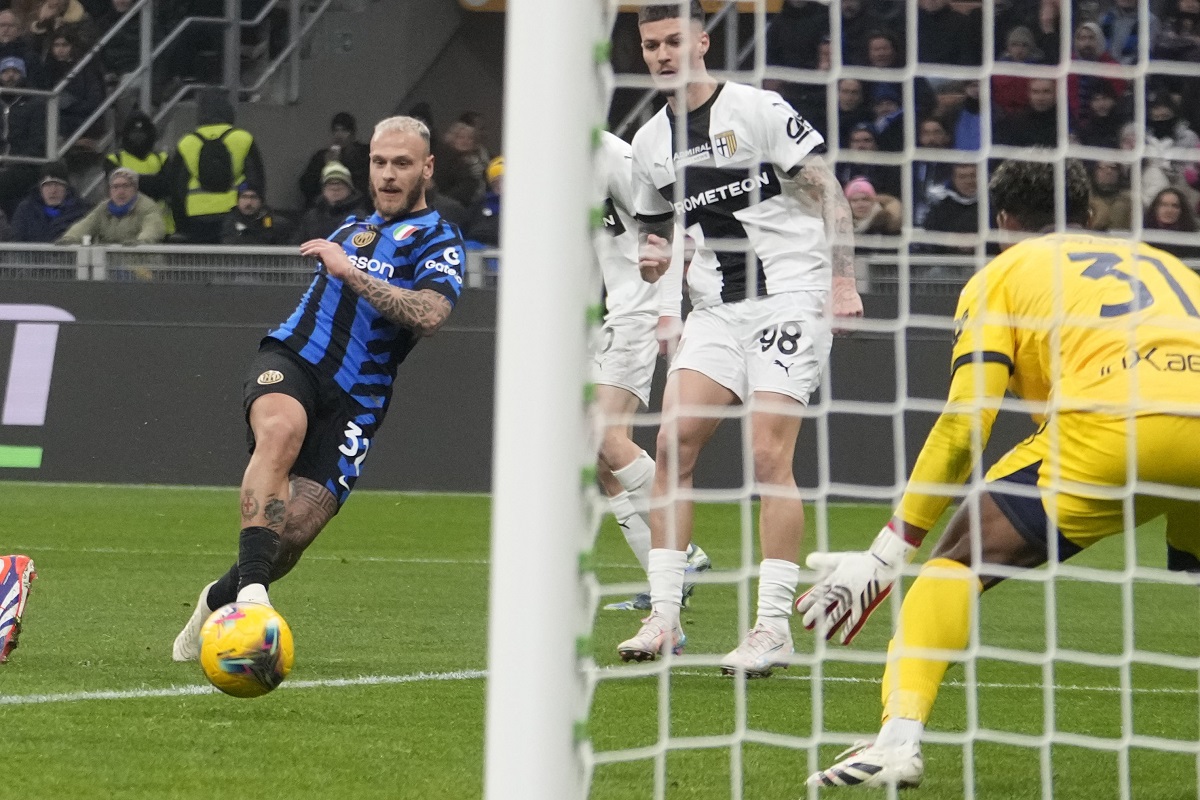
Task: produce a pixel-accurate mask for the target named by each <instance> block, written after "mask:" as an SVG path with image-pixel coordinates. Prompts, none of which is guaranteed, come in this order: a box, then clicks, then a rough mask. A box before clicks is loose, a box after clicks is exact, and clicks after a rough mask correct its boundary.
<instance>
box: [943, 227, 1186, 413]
mask: <svg viewBox="0 0 1200 800" xmlns="http://www.w3.org/2000/svg"><path fill="white" fill-rule="evenodd" d="M955 317H956V323H955V333H954V354H953V362H952V363H953V366H952V370H957V369H958V368H959V367H961V366H962V365H963V364H967V363H970V362H972V361H977V360H978V361H982V362H999V363H1002V364H1004V365H1006V366H1007V367H1008V368H1009V371H1010V376H1011V377H1010V380H1009V385H1008V388H1009V390H1010V391H1012V392H1013V393H1014V394H1016V395H1017V396H1018V397H1021V398H1023V399H1025V400H1030V401H1042V400H1048V401H1050V406H1051V409H1053V410H1060V411H1102V412H1106V413H1109V414H1130V413H1133V414H1136V415H1143V414H1153V413H1185V414H1186V413H1189V411H1190V412H1191V413H1196V414H1200V276H1197V275H1196V273H1194V272H1193V271H1192V270H1190V269H1188V268H1187V267H1186V266H1184V265H1183V264H1182V263H1181V262H1180V261H1179V260H1178V259H1177V258H1175V257H1174V256H1172V255H1171V254H1170V253H1166V252H1163V251H1162V250H1158V249H1156V248H1153V247H1150V246H1149V245H1145V244H1141V243H1135V242H1130V241H1128V240H1124V239H1116V238H1110V237H1107V236H1091V235H1086V234H1081V233H1065V234H1050V235H1047V236H1040V237H1037V238H1034V239H1027V240H1025V241H1023V242H1020V243H1019V244H1016V245H1014V246H1012V247H1010V248H1008V249H1007V250H1005V251H1004V252H1003V253H1001V254H1000V255H999V256H998V257H996V258H995V259H994V260H993V261H992V262H991V263H990V264H988V265H987V266H986V267H985V268H984V269H983V270H981V271H980V272H979V273H977V274H976V275H975V276H974V277H973V278H972V279H971V280H970V281H969V282H968V283H967V285H966V287H964V289H963V291H962V295H961V296H960V298H959V303H958V311H957V313H956V315H955ZM1040 416H1041V415H1035V417H1040ZM1039 421H1040V419H1039Z"/></svg>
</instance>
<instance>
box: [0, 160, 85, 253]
mask: <svg viewBox="0 0 1200 800" xmlns="http://www.w3.org/2000/svg"><path fill="white" fill-rule="evenodd" d="M87 211H88V208H87V205H86V204H84V202H83V201H82V200H80V199H79V196H78V195H76V194H75V190H74V189H72V188H71V182H70V181H69V180H68V178H67V168H66V166H65V165H64V164H63V163H62V162H60V161H52V162H50V163H48V164H46V165H45V166H44V167H43V168H42V172H41V178H40V179H39V181H38V186H37V188H36V189H34V190H33V192H31V193H30V194H29V196H28V197H26V198H25V199H24V200H22V201H21V204H20V205H18V206H17V210H16V212H15V213H14V214H13V220H12V227H13V241H16V242H45V243H47V244H48V243H50V242H54V241H57V240H58V239H59V238H60V237H61V236H62V235H63V234H64V233H66V232H67V228H69V227H71V226H72V225H73V224H75V223H76V222H78V221H79V220H80V219H82V218H83V216H84V214H86V213H87Z"/></svg>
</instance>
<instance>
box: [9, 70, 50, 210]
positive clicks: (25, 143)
mask: <svg viewBox="0 0 1200 800" xmlns="http://www.w3.org/2000/svg"><path fill="white" fill-rule="evenodd" d="M25 77H26V67H25V61H24V59H21V58H17V57H16V56H9V57H7V58H3V59H0V155H14V156H32V157H44V156H45V154H46V104H45V102H43V101H42V99H41V98H40V97H30V96H29V95H25V94H11V93H8V92H5V89H23V88H25ZM37 179H38V168H37V167H35V166H32V165H30V164H15V163H14V164H3V163H0V211H3V212H4V213H5V214H7V215H8V216H9V217H11V216H12V215H13V213H14V212H15V210H16V207H17V204H18V203H20V202H21V200H22V199H23V198H24V197H25V195H27V194H28V193H29V190H30V189H32V188H33V187H34V185H36V184H37Z"/></svg>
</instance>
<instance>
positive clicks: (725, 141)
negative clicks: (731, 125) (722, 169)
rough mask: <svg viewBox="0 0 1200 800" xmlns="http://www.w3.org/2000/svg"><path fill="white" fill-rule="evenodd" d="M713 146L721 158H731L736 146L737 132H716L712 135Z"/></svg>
mask: <svg viewBox="0 0 1200 800" xmlns="http://www.w3.org/2000/svg"><path fill="white" fill-rule="evenodd" d="M713 146H714V149H715V150H716V151H717V155H719V156H720V157H721V158H733V154H734V153H736V152H737V147H738V142H737V134H735V133H734V132H733V131H725V132H724V133H718V134H717V135H716V136H714V137H713Z"/></svg>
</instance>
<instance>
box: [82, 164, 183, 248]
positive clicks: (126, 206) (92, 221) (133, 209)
mask: <svg viewBox="0 0 1200 800" xmlns="http://www.w3.org/2000/svg"><path fill="white" fill-rule="evenodd" d="M166 235H167V231H166V228H165V227H164V225H163V217H162V213H161V212H160V211H159V208H158V204H157V203H155V202H154V201H153V200H151V199H150V198H149V197H147V196H146V195H144V194H142V193H141V192H139V191H138V174H137V173H136V172H134V171H133V170H131V169H129V168H128V167H118V168H117V169H114V170H113V171H112V172H110V173H109V174H108V202H107V203H101V204H100V205H98V206H96V207H95V208H93V209H92V210H91V211H90V212H88V214H87V216H85V217H84V218H83V219H81V220H79V221H78V222H76V223H75V224H74V225H72V226H71V227H70V228H68V229H67V232H66V233H65V234H63V236H62V238H60V239H59V240H58V244H84V243H85V242H87V243H91V244H124V245H134V244H157V243H159V242H161V241H162V240H163V239H165V238H166Z"/></svg>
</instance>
